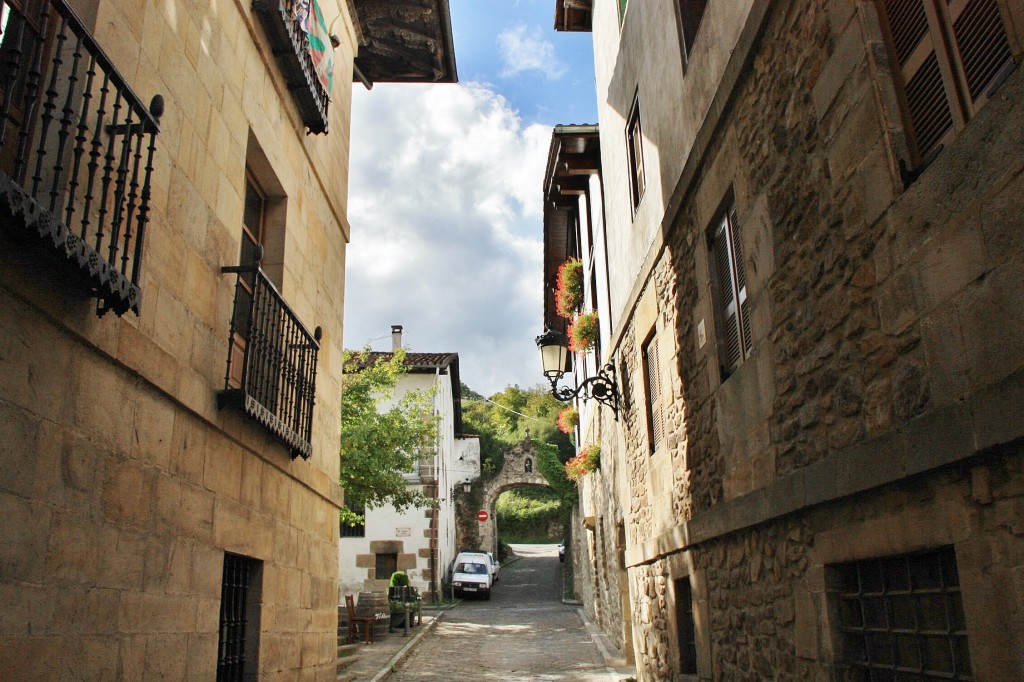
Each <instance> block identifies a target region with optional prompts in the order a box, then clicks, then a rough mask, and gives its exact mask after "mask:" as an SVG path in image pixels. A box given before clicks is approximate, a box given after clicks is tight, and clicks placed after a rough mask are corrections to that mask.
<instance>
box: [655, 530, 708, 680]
mask: <svg viewBox="0 0 1024 682" xmlns="http://www.w3.org/2000/svg"><path fill="white" fill-rule="evenodd" d="M665 569H666V572H667V575H666V578H667V581H666V582H667V586H666V589H667V591H668V594H667V595H666V596H667V597H669V598H670V600H671V605H672V607H671V608H668V609H666V612H667V616H668V621H669V622H668V626H669V628H671V632H672V633H676V632H678V629H679V624H678V623H677V622H676V621H677V618H678V615H677V609H676V608H675V604H676V599H677V595H676V589H675V588H676V583H677V582H678V581H680V580H686V581H688V583H689V586H690V598H691V604H692V609H691V613H692V614H693V620H694V622H693V634H694V649H695V654H696V661H695V663H696V668H697V669H696V672H693V673H684V672H680V670H681V669H682V667H683V666H682V656H681V654H680V652H679V651H678V647H679V643H678V640H677V638H676V637H671V638H670V639H669V650H670V652H671V653H670V656H671V657H672V658H671V662H672V668H673V670H675V671H676V676H675V677H674V678H673V679H675V680H677V681H679V682H697V681H698V680H704V679H710V678H711V677H712V666H711V661H712V660H713V658H712V651H711V637H710V632H709V628H708V625H709V623H710V620H709V615H708V613H709V612H708V595H707V589H706V585H705V581H704V579H703V577H702V574H701V573H700V572H698V571H697V570H696V569H695V566H694V557H693V555H692V553H691V552H690V551H688V550H683V551H681V552H677V553H675V554H672V555H670V556H668V557H666V558H665Z"/></svg>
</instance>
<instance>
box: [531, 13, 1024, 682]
mask: <svg viewBox="0 0 1024 682" xmlns="http://www.w3.org/2000/svg"><path fill="white" fill-rule="evenodd" d="M556 29H558V30H563V31H567V30H580V31H591V32H592V34H593V41H594V55H595V67H596V69H595V70H596V85H597V101H598V108H599V125H600V127H599V140H600V161H601V163H600V167H599V168H598V169H592V170H591V172H599V173H600V181H599V182H598V183H596V185H595V183H592V182H591V183H588V185H587V187H588V188H589V190H588V194H586V195H585V194H583V193H582V191H583V190H585V189H587V188H584V187H581V188H578V189H579V191H578V192H577V193H576V195H575V199H576V200H575V201H570V202H567V203H568V204H569V205H570V213H569V218H568V219H567V220H564V221H561V222H558V221H556V222H549V221H548V220H547V219H546V220H545V245H546V246H545V248H546V259H547V258H549V255H548V254H552V253H555V251H553V250H552V249H556V248H557V245H558V243H559V240H562V241H564V242H565V243H567V244H569V245H570V247H569V251H568V252H566V254H565V255H568V256H571V255H583V256H584V263H585V267H587V268H590V270H591V271H593V273H594V274H592V275H591V274H589V272H588V273H587V274H585V277H584V279H585V280H586V281H588V282H589V281H591V279H592V278H593V279H594V281H596V282H597V283H598V285H599V284H600V282H601V280H602V279H604V281H606V282H607V290H606V291H602V289H601V287H600V286H596V287H595V295H594V298H593V300H595V301H597V302H598V303H599V304H602V305H603V306H604V307H602V308H601V309H600V312H601V321H602V334H601V338H600V343H599V346H598V350H597V352H598V353H599V354H600V355H599V356H596V355H595V356H594V359H592V360H587V361H585V362H584V363H583V364H584V366H586V365H587V363H597V362H600V363H605V362H611V363H612V364H613V365H614V367H615V376H616V382H617V384H616V385H617V388H618V392H619V397H620V405H619V409H618V412H617V414H616V413H615V412H614V411H613V410H612V409H610V408H609V407H606V406H603V405H599V404H598V403H596V402H593V401H591V405H590V413H589V414H588V415H587V417H586V418H585V419H584V420H583V421H582V425H581V433H580V438H581V442H584V443H585V442H588V441H597V440H600V442H601V468H600V470H599V471H598V472H596V473H594V474H591V475H588V476H586V477H585V478H586V480H585V481H584V482H583V485H582V486H581V489H580V490H581V492H580V510H579V513H578V515H577V519H576V521H575V529H576V537H575V538H574V545H573V550H574V553H575V554H576V556H575V558H574V560H575V561H576V563H577V567H578V568H579V566H580V564H583V568H584V569H585V575H586V579H585V580H584V581H583V583H584V585H583V586H582V589H581V594H582V596H583V597H584V599H585V601H586V608H587V610H588V613H590V614H591V615H592V616H593V617H595V619H596V620H597V622H598V623H599V624H600V625H601V626H602V627H603V628H604V629H605V631H606V632H607V633H608V634H609V636H610V637H612V639H613V640H615V641H617V642H618V643H620V644H621V645H622V647H623V648H624V649H625V650H626V651H627V652H630V653H631V654H632V655H634V656H635V659H636V664H637V670H638V674H639V678H640V679H643V680H648V681H652V680H669V679H686V680H690V679H715V680H719V679H723V680H724V679H729V680H731V679H740V680H764V679H774V680H787V679H841V680H867V679H961V680H1018V679H1021V678H1022V677H1024V653H1022V652H1024V609H1021V604H1024V526H1022V522H1021V519H1022V518H1024V514H1022V512H1024V344H1022V343H1021V341H1020V339H1021V335H1022V331H1024V307H1022V306H1021V301H1022V300H1024V285H1022V282H1024V251H1022V248H1024V238H1022V235H1024V229H1022V228H1024V219H1022V215H1024V175H1022V170H1024V71H1022V70H1021V69H1019V68H1016V66H1017V65H1018V64H1019V63H1020V61H1021V58H1022V55H1024V5H1022V4H1021V3H1019V2H1013V1H1011V0H964V1H953V2H937V1H935V0H907V1H905V2H899V1H897V0H877V1H876V0H829V1H828V2H826V1H824V0H811V1H806V0H737V1H736V2H710V3H705V2H703V1H697V0H628V1H627V0H620V1H618V2H616V1H615V0H593V1H590V0H573V1H572V2H568V1H565V2H563V1H562V0H558V1H557V3H556ZM556 134H557V131H556ZM576 161H577V159H576V158H575V157H568V158H566V159H564V161H563V162H562V163H560V164H556V165H553V166H550V165H549V176H548V177H549V180H550V179H551V178H558V177H559V176H565V175H568V174H569V173H570V171H571V170H572V169H573V164H574V163H575V162H576ZM562 187H570V183H569V182H568V181H566V182H563V183H559V182H555V183H551V182H547V183H546V185H545V196H546V198H549V199H550V198H551V197H552V194H551V191H552V188H554V189H557V190H558V193H559V195H562V196H564V195H565V193H564V192H562V191H561V188H562ZM595 187H596V188H597V189H598V190H602V192H603V193H602V194H595V193H594V188H595ZM570 189H571V188H570ZM581 196H586V197H588V198H587V200H586V201H584V200H583V199H581V198H580V197H581ZM548 203H549V204H550V206H549V215H550V211H553V210H554V209H555V203H557V202H548ZM594 205H601V206H603V219H602V220H600V221H596V220H595V221H594V226H593V227H592V228H586V226H587V225H588V224H589V223H588V221H586V220H583V219H581V218H580V217H579V214H580V213H581V212H583V211H584V210H587V209H586V207H587V206H594ZM592 213H593V211H592ZM581 226H582V227H581ZM559 231H560V232H562V233H563V234H562V235H561V236H560V235H559V234H557V232H559ZM588 233H589V234H592V235H593V239H594V242H595V245H596V248H595V250H594V253H595V257H593V258H587V257H586V255H587V252H586V250H585V245H586V243H587V239H588V237H587V234H588ZM572 249H575V250H576V251H575V253H572V252H571V251H572ZM556 260H557V258H556ZM553 287H554V272H553V269H552V267H551V264H550V263H547V262H546V267H545V291H546V302H545V310H546V313H545V317H546V319H548V321H549V322H550V318H551V315H550V312H549V311H550V309H551V307H552V305H553V303H552V290H553ZM605 301H607V303H606V302H605ZM590 305H592V304H584V306H583V308H582V309H583V310H589V306H590ZM577 379H578V377H577ZM614 417H617V420H616V419H615V418H614ZM577 575H580V572H579V570H578V571H577ZM619 581H621V582H623V583H625V587H624V588H620V587H619V586H618V584H617V583H618V582H619ZM578 582H579V581H578ZM623 594H625V595H626V598H625V599H623V598H621V595H623ZM620 612H621V613H622V614H623V618H624V620H625V621H626V622H627V624H626V625H625V626H624V625H623V624H622V623H621V622H618V621H617V618H618V614H619V613H620Z"/></svg>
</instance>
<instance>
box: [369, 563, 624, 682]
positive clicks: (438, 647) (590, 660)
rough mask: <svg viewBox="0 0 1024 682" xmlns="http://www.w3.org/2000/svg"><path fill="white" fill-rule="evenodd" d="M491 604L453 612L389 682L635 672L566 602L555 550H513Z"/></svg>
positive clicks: (583, 680)
mask: <svg viewBox="0 0 1024 682" xmlns="http://www.w3.org/2000/svg"><path fill="white" fill-rule="evenodd" d="M513 547H514V551H515V553H516V557H517V558H515V559H513V560H512V561H511V562H510V563H508V564H507V565H506V566H505V567H503V568H502V569H501V574H500V577H499V580H498V582H497V583H496V584H495V587H494V592H493V594H492V596H491V599H490V600H486V601H485V600H482V599H477V600H474V599H469V600H465V601H463V602H462V603H461V604H460V605H458V606H457V607H455V608H453V609H451V610H450V611H448V612H447V613H446V614H445V615H444V617H443V618H442V619H441V621H440V622H439V623H438V625H437V626H436V627H435V628H434V629H433V630H432V631H431V632H430V633H428V634H427V635H426V636H425V637H424V638H423V639H422V641H421V642H420V643H419V645H418V646H417V647H415V649H413V650H412V651H411V653H410V654H409V655H408V656H407V657H406V659H405V660H404V661H402V662H401V663H400V664H399V665H398V666H397V667H396V670H395V671H394V672H393V673H391V674H390V675H388V676H386V677H385V678H383V679H386V680H388V681H389V682H413V681H414V680H415V681H416V682H426V681H428V680H459V679H472V680H506V681H515V680H531V681H533V680H573V681H576V682H589V681H595V682H596V681H597V680H601V681H605V680H608V681H610V680H623V679H628V678H629V677H631V676H632V674H633V673H632V670H631V669H627V668H624V667H613V666H621V664H622V661H621V660H616V656H617V655H618V652H616V651H614V650H613V649H611V648H610V646H609V645H608V644H607V640H605V639H604V638H603V637H601V636H599V635H597V634H596V630H595V629H594V628H593V627H592V626H591V627H590V628H588V627H587V625H588V624H587V623H585V621H584V619H583V616H582V611H581V610H580V608H579V607H578V606H577V605H574V604H565V603H563V602H562V598H561V597H562V567H563V564H561V563H560V562H559V561H558V552H557V549H556V545H514V546H513Z"/></svg>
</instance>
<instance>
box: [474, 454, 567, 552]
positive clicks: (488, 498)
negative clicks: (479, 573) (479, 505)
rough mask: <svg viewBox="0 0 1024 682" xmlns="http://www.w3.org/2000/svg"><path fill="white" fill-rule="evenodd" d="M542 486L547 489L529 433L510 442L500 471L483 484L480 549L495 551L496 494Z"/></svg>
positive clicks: (496, 537)
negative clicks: (483, 510) (483, 517)
mask: <svg viewBox="0 0 1024 682" xmlns="http://www.w3.org/2000/svg"><path fill="white" fill-rule="evenodd" d="M529 486H541V487H544V488H550V487H551V486H550V485H549V484H548V481H547V479H546V478H544V476H543V475H542V474H541V473H540V472H539V471H537V449H536V448H534V446H533V441H532V440H531V439H530V437H529V436H527V437H526V438H524V439H523V440H521V441H520V442H518V443H516V444H515V445H513V446H512V447H511V448H509V450H508V451H507V452H506V453H505V463H504V464H503V465H502V467H501V471H500V472H498V475H497V476H495V477H494V478H493V479H491V480H490V482H488V483H487V485H486V486H484V490H483V508H484V509H485V510H486V511H487V514H488V518H487V520H486V521H481V522H479V528H478V530H479V533H480V548H481V549H485V550H488V551H491V552H494V554H495V556H497V553H498V523H497V519H495V513H494V512H495V505H496V504H497V502H498V497H500V496H501V494H502V493H503V492H505V491H506V490H513V489H515V488H526V487H529Z"/></svg>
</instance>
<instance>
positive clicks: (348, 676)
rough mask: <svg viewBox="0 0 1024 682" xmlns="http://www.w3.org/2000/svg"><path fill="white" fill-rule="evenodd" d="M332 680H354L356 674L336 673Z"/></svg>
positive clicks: (348, 681) (343, 681)
mask: <svg viewBox="0 0 1024 682" xmlns="http://www.w3.org/2000/svg"><path fill="white" fill-rule="evenodd" d="M334 682H356V675H355V673H338V676H337V677H336V678H334Z"/></svg>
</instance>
